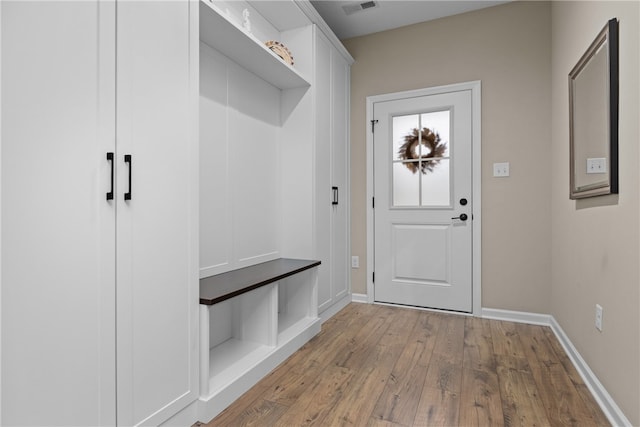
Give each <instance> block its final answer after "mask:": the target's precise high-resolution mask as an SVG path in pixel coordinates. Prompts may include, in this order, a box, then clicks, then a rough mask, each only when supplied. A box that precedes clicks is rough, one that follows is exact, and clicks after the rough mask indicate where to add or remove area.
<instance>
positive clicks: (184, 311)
mask: <svg viewBox="0 0 640 427" xmlns="http://www.w3.org/2000/svg"><path fill="white" fill-rule="evenodd" d="M190 3H191V2H189V1H188V0H180V1H152V2H150V1H124V2H120V3H119V4H118V20H117V81H118V85H117V126H116V129H117V151H118V152H117V154H118V156H117V157H118V166H119V173H118V178H119V179H118V196H117V197H118V212H117V304H118V310H117V345H118V353H117V361H118V377H117V385H118V424H120V425H138V424H141V423H144V424H159V423H161V422H162V421H165V420H166V419H167V418H169V417H170V416H171V415H173V414H174V413H176V412H177V411H179V410H180V409H182V408H183V407H185V406H186V405H187V404H189V403H190V402H191V401H193V400H195V399H196V398H197V386H198V382H197V367H198V359H197V357H198V353H197V332H198V329H197V320H198V317H197V313H198V312H197V308H198V275H197V272H198V264H197V245H198V239H197V233H196V231H197V230H196V229H195V226H197V224H196V220H197V188H198V187H197V173H198V172H197V157H196V149H197V147H196V145H195V144H194V140H195V139H194V135H195V133H196V132H197V129H196V130H193V129H192V126H191V120H192V117H191V114H192V113H193V108H192V107H194V105H192V101H193V102H197V99H196V98H192V97H191V93H192V92H191V86H190V85H191V84H197V80H195V82H194V79H192V78H191V77H192V76H191V67H190V49H191V47H192V46H191V43H190V39H191V34H190V31H189V28H190V24H189V22H190V10H189V8H190ZM194 7H196V8H197V7H198V5H197V3H195V2H194ZM196 76H197V75H196ZM196 93H197V92H196ZM125 155H130V156H131V162H130V163H126V162H125V161H124V156H125ZM127 192H130V196H131V197H130V199H129V200H125V198H124V194H125V193H127Z"/></svg>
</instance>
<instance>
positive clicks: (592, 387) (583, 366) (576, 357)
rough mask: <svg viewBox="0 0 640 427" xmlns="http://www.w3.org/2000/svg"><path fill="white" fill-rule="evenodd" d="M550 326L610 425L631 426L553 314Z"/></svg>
mask: <svg viewBox="0 0 640 427" xmlns="http://www.w3.org/2000/svg"><path fill="white" fill-rule="evenodd" d="M550 326H551V330H552V331H553V333H554V334H555V335H556V338H558V341H560V344H561V345H562V348H564V351H565V352H566V353H567V356H569V359H570V360H571V363H573V366H575V368H576V370H577V371H578V373H579V374H580V377H582V380H583V381H584V383H585V384H586V385H587V388H588V389H589V391H590V392H591V394H592V395H593V398H594V399H595V400H596V402H597V403H598V405H600V409H602V412H604V414H605V416H606V417H607V419H608V420H609V422H610V423H611V425H614V426H629V427H631V426H632V424H631V421H629V419H628V418H627V417H626V416H625V415H624V413H623V412H622V410H621V409H620V407H619V406H618V405H617V404H616V402H615V401H614V400H613V397H611V395H610V394H609V392H608V391H607V389H605V388H604V386H603V385H602V383H601V382H600V380H598V377H596V374H594V373H593V371H592V370H591V368H590V367H589V365H587V362H585V360H584V359H583V358H582V356H581V355H580V353H578V350H577V349H576V348H575V347H574V345H573V343H572V342H571V340H570V339H569V337H568V336H567V334H565V332H564V331H563V330H562V328H561V327H560V324H559V323H558V322H557V321H556V319H555V318H554V317H553V316H551V324H550Z"/></svg>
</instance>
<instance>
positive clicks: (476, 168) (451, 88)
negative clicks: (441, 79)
mask: <svg viewBox="0 0 640 427" xmlns="http://www.w3.org/2000/svg"><path fill="white" fill-rule="evenodd" d="M462 90H470V91H471V139H472V141H471V151H472V153H471V158H472V166H471V168H472V171H471V179H472V181H473V182H472V200H473V204H472V211H471V212H472V218H473V231H472V273H471V280H472V291H471V292H472V296H471V298H472V305H471V306H472V312H471V314H472V315H474V316H480V314H481V310H482V300H481V298H482V286H481V285H482V284H481V280H482V262H481V261H482V240H481V238H482V215H481V213H482V209H481V208H482V203H481V202H482V199H481V189H482V185H481V184H482V173H481V170H482V169H481V166H482V162H481V160H482V150H481V148H482V144H481V141H482V127H481V105H482V102H481V101H482V100H481V92H482V85H481V81H480V80H475V81H470V82H464V83H456V84H450V85H444V86H436V87H430V88H424V89H416V90H408V91H403V92H394V93H387V94H382V95H372V96H367V121H366V123H365V125H366V126H367V128H366V129H367V131H366V148H367V199H366V200H367V204H368V208H367V302H368V303H369V304H372V303H373V302H374V284H373V272H374V237H375V232H374V210H373V206H372V203H371V200H372V199H373V196H374V192H373V190H374V188H373V187H374V185H373V182H374V180H373V132H372V131H371V126H372V124H371V123H372V122H371V120H373V104H375V103H376V102H384V101H395V100H399V99H404V98H413V97H419V96H428V95H437V94H442V93H447V92H458V91H462Z"/></svg>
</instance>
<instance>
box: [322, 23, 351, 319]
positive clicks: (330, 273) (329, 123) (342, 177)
mask: <svg viewBox="0 0 640 427" xmlns="http://www.w3.org/2000/svg"><path fill="white" fill-rule="evenodd" d="M315 52H316V57H315V68H316V71H315V72H316V79H315V83H316V84H315V88H314V89H315V94H316V142H315V144H316V168H317V172H316V173H317V200H316V207H317V227H318V230H319V233H318V240H317V245H318V254H319V257H320V260H321V261H322V265H321V266H320V267H319V273H318V276H319V278H318V281H319V283H318V304H319V306H318V310H319V311H320V312H324V311H326V310H327V309H329V308H330V307H334V308H335V307H336V304H337V303H339V302H343V303H344V302H345V301H346V300H345V297H347V296H348V295H349V292H350V285H349V283H350V278H349V267H348V262H347V261H348V258H349V199H350V196H349V177H348V171H349V149H350V147H349V143H348V141H349V136H348V132H349V126H348V117H349V78H350V64H349V62H348V61H347V59H345V57H344V56H342V54H341V53H340V52H338V50H337V49H336V48H335V47H334V46H333V45H332V44H331V42H330V41H329V40H328V39H327V38H326V36H325V35H324V34H323V33H321V32H320V31H316V50H315ZM325 230H326V231H325Z"/></svg>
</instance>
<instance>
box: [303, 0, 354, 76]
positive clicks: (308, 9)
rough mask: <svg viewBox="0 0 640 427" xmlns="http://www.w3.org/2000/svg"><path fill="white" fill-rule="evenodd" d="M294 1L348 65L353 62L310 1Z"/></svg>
mask: <svg viewBox="0 0 640 427" xmlns="http://www.w3.org/2000/svg"><path fill="white" fill-rule="evenodd" d="M294 1H295V3H296V4H297V5H298V7H299V8H300V10H301V11H302V13H304V14H305V15H306V16H307V18H309V20H310V21H311V22H313V23H314V24H316V26H317V27H318V29H319V30H320V31H321V32H322V34H324V35H325V37H326V38H327V39H329V42H330V43H331V44H332V45H333V46H334V47H335V48H336V49H337V51H338V52H339V53H340V55H342V56H343V57H344V59H346V60H347V62H348V63H349V65H351V64H353V63H354V59H353V56H351V54H350V53H349V51H348V50H347V49H346V48H345V47H344V45H343V44H342V42H341V41H340V39H338V37H336V35H335V33H334V32H333V30H331V28H330V27H329V25H327V23H326V21H325V20H324V19H323V18H322V16H320V14H319V13H318V11H317V10H316V9H315V8H314V7H313V5H312V4H311V2H310V1H309V0H294Z"/></svg>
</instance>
